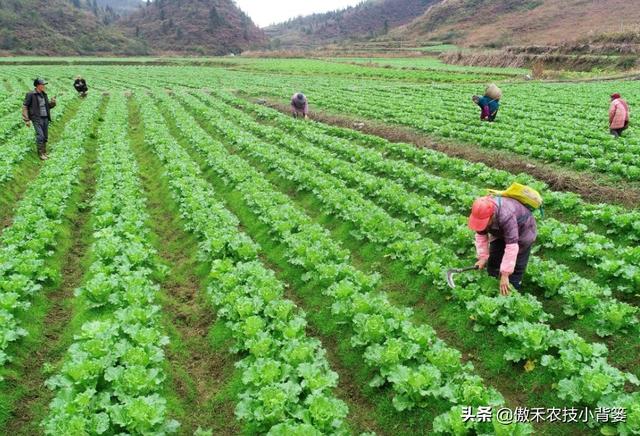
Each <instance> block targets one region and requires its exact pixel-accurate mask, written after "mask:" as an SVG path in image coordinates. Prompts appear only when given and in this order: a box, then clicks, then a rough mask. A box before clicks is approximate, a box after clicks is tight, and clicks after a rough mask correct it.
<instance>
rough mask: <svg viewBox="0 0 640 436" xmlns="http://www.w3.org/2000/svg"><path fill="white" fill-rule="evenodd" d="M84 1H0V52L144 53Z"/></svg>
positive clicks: (136, 43) (58, 53)
mask: <svg viewBox="0 0 640 436" xmlns="http://www.w3.org/2000/svg"><path fill="white" fill-rule="evenodd" d="M103 12H104V11H101V10H98V11H97V14H96V11H94V10H92V8H91V4H90V3H88V2H87V1H85V0H71V1H70V0H2V1H0V51H4V52H11V53H15V54H30V55H51V54H57V55H77V54H97V53H115V54H144V53H146V52H147V49H146V46H145V45H144V43H141V42H139V41H135V40H133V39H131V38H127V37H125V36H124V35H123V34H122V32H121V31H120V30H118V29H115V28H112V27H110V26H107V25H106V24H105V23H104V22H103V20H104V18H105V17H104V16H103V15H102V13H103Z"/></svg>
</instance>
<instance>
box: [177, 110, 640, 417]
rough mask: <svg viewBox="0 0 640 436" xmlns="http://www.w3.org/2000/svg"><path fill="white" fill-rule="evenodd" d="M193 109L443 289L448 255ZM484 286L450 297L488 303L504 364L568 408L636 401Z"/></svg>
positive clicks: (600, 357) (527, 312)
mask: <svg viewBox="0 0 640 436" xmlns="http://www.w3.org/2000/svg"><path fill="white" fill-rule="evenodd" d="M192 101H193V100H188V101H187V102H186V103H187V104H189V102H192ZM208 103H209V102H208ZM192 108H193V110H194V111H197V112H198V113H201V114H203V116H206V119H207V122H209V123H210V125H211V126H212V127H213V128H215V129H216V130H217V132H218V134H220V135H221V136H222V137H224V138H225V139H226V140H227V141H229V143H230V144H233V145H234V146H236V147H238V148H240V149H241V150H243V151H245V152H246V153H248V154H250V155H252V156H253V157H254V158H256V159H259V160H260V161H261V162H263V163H264V164H265V165H267V166H269V167H270V168H271V169H272V170H274V171H276V172H277V173H279V174H280V175H281V176H282V177H284V178H286V179H288V180H290V181H292V182H293V183H295V184H296V185H298V186H299V187H300V188H301V189H306V190H308V191H309V192H312V193H313V195H314V196H316V197H317V198H318V199H319V201H320V202H321V203H323V204H324V207H325V208H326V210H327V211H328V212H330V213H332V214H334V215H336V216H339V217H341V218H343V219H345V220H347V221H349V222H352V223H354V225H355V226H356V227H357V228H358V230H359V233H360V235H361V237H365V238H367V239H369V240H371V241H372V242H377V243H380V244H382V245H384V246H386V247H387V250H388V255H390V256H392V257H396V258H398V259H400V260H401V261H402V262H403V263H404V264H405V265H406V267H407V268H408V269H410V270H412V271H415V272H417V273H420V274H423V275H425V276H427V277H428V278H430V279H431V280H432V282H433V286H434V289H438V288H441V287H443V284H442V277H443V275H444V272H445V270H446V268H447V266H449V265H454V264H456V263H457V259H456V257H455V256H454V255H453V253H451V252H450V251H449V250H447V249H444V248H443V247H441V246H439V245H438V244H435V243H434V242H433V241H431V240H428V239H426V238H423V237H421V236H420V235H419V234H417V233H416V232H414V231H412V230H411V229H410V228H409V227H408V226H406V225H405V224H404V223H403V222H401V221H399V220H396V219H393V218H392V217H390V216H389V215H388V214H386V213H385V212H384V211H383V210H381V209H380V208H379V207H377V206H375V205H374V204H373V203H371V202H369V201H367V200H365V199H363V198H362V197H361V196H360V195H359V194H358V193H357V192H355V191H354V190H351V189H349V188H347V187H346V186H344V184H343V183H341V182H340V181H338V180H337V179H335V178H334V177H332V176H330V175H328V174H325V173H322V172H321V171H319V170H318V169H317V166H316V165H314V164H311V163H309V162H306V161H304V160H302V159H296V158H293V157H291V156H290V155H289V154H287V153H286V152H284V151H282V150H281V149H280V148H279V147H277V146H275V145H271V144H269V143H268V142H266V141H262V140H259V139H258V138H256V137H255V136H253V135H251V134H249V133H247V132H246V131H244V129H242V128H239V127H237V126H236V125H234V123H232V122H229V121H228V120H227V119H225V117H224V116H223V115H222V114H221V113H220V112H218V111H216V110H215V109H209V108H208V107H207V106H206V105H203V104H199V103H194V104H193V107H192ZM217 159H218V161H215V160H214V159H210V160H209V163H210V165H214V163H215V162H220V160H219V159H221V158H220V157H217ZM218 165H220V164H219V163H218ZM228 166H229V165H225V167H228ZM237 188H238V189H240V188H239V187H237ZM470 280H471V279H469V281H470ZM483 285H484V286H483ZM486 285H487V283H486V282H485V281H484V279H480V280H478V283H465V285H464V286H463V287H462V288H461V290H460V291H459V292H457V293H456V294H455V295H456V297H457V298H459V299H461V300H462V301H463V302H466V306H467V307H468V308H469V309H470V312H472V313H473V311H474V310H475V313H476V314H480V315H482V314H483V312H482V310H483V308H484V307H486V304H485V302H494V307H493V308H492V309H493V310H492V312H489V313H487V314H486V315H487V318H488V319H487V320H488V321H489V322H490V323H493V324H497V325H498V326H499V331H500V332H501V333H502V334H503V335H504V336H505V337H506V338H508V339H510V341H511V343H512V346H513V349H512V350H509V351H508V352H507V353H506V354H505V359H507V360H513V361H520V360H531V361H535V360H537V359H540V361H541V362H542V363H543V365H544V366H547V367H548V368H549V369H550V370H551V371H552V372H553V374H554V375H555V377H556V379H557V380H558V382H557V384H556V388H557V390H558V394H559V396H560V397H561V398H565V399H570V400H572V401H574V402H575V403H584V404H589V405H595V404H598V403H600V402H601V403H603V404H605V405H607V404H612V403H615V402H621V401H624V402H631V403H634V402H637V401H638V400H640V397H638V395H637V393H636V394H626V393H625V386H626V384H627V383H629V384H630V385H631V384H638V380H637V379H636V377H635V376H633V375H632V374H630V373H623V372H621V371H620V370H618V369H616V368H614V367H612V366H611V365H609V364H608V363H607V360H606V357H604V356H605V355H606V353H607V349H606V347H605V346H604V345H601V344H588V343H587V342H585V341H584V339H582V338H581V337H579V336H578V335H577V334H576V333H575V332H573V331H565V330H559V329H551V328H550V327H549V325H548V324H546V323H545V321H546V319H547V318H548V315H547V314H545V313H544V312H543V311H542V307H541V305H540V303H539V302H538V301H537V300H536V299H535V298H534V297H532V296H530V295H528V296H527V297H528V298H527V297H524V296H522V295H520V294H517V293H512V296H511V297H509V298H504V297H489V296H487V295H484V294H486V293H487V292H488V288H487V287H486ZM494 286H495V285H493V286H492V287H491V288H493V287H494ZM495 306H497V310H496V309H495ZM488 315H491V316H490V317H489V316H488Z"/></svg>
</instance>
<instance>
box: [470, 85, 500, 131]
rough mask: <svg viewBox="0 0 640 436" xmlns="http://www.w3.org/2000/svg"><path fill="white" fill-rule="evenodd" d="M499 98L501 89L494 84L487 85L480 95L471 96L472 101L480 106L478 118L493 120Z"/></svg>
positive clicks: (498, 105) (498, 107)
mask: <svg viewBox="0 0 640 436" xmlns="http://www.w3.org/2000/svg"><path fill="white" fill-rule="evenodd" d="M501 98H502V90H501V89H500V88H498V87H497V86H496V85H494V84H491V85H489V86H487V88H486V89H485V91H484V95H483V96H482V97H478V96H477V95H474V96H473V97H471V99H472V100H473V102H474V103H475V104H477V105H478V106H480V119H481V120H482V121H489V122H493V121H495V119H496V115H497V114H498V109H500V99H501Z"/></svg>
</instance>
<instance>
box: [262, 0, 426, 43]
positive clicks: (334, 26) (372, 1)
mask: <svg viewBox="0 0 640 436" xmlns="http://www.w3.org/2000/svg"><path fill="white" fill-rule="evenodd" d="M437 1H438V0H369V1H366V2H362V3H360V4H359V5H357V6H353V7H349V8H346V9H343V10H339V11H333V12H327V13H322V14H313V15H309V16H306V17H298V18H294V19H291V20H289V21H286V22H284V23H280V24H277V25H274V26H270V27H267V28H266V29H265V31H266V33H267V35H268V36H269V37H270V38H271V46H272V47H273V48H282V49H293V48H295V49H299V48H310V47H317V46H321V45H324V44H328V43H333V42H340V41H344V40H350V39H367V38H372V37H376V36H380V35H384V34H386V33H387V32H388V31H390V30H391V29H393V28H394V27H397V26H400V25H403V24H407V23H409V22H411V21H412V20H413V19H415V18H416V17H419V16H421V15H422V14H423V13H424V12H425V11H426V10H427V8H429V6H431V5H432V4H434V3H435V2H437Z"/></svg>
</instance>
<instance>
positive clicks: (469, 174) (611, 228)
mask: <svg viewBox="0 0 640 436" xmlns="http://www.w3.org/2000/svg"><path fill="white" fill-rule="evenodd" d="M214 73H215V71H214ZM155 74H157V80H159V81H162V82H165V83H167V84H169V83H174V82H175V79H173V78H171V77H168V76H166V75H165V74H164V72H163V71H162V70H161V69H158V70H157V71H155ZM189 74H190V71H185V76H186V78H185V80H181V82H180V84H178V83H176V85H181V84H187V85H188V81H189V80H188V78H189ZM217 76H218V74H214V78H213V79H212V80H215V79H216V78H217V79H218V80H222V77H217ZM224 79H229V80H233V83H231V85H239V84H242V88H244V89H247V90H254V92H257V91H255V90H256V89H258V88H260V89H262V90H263V91H264V90H265V89H272V88H274V89H276V90H277V91H278V92H280V90H285V89H288V87H289V84H288V83H287V81H286V80H281V81H279V82H277V83H273V82H272V81H271V78H264V77H263V76H260V75H257V74H256V75H244V74H234V75H233V77H229V76H228V75H224ZM123 80H124V79H123ZM313 80H314V81H316V80H317V81H318V82H319V83H318V86H319V87H320V88H330V89H331V90H332V91H333V92H334V93H335V92H338V91H341V90H343V89H350V90H351V91H355V90H356V89H357V88H358V87H354V86H352V84H350V85H349V86H347V85H346V84H345V85H344V87H343V86H342V85H340V84H335V83H330V82H325V81H322V80H321V79H315V78H314V79H313ZM437 88H438V91H439V92H440V91H441V92H447V93H448V92H449V91H452V89H450V87H448V85H437ZM561 88H562V89H561V90H563V91H564V88H563V87H561ZM358 89H359V88H358ZM407 89H408V88H407V87H406V86H405V87H396V86H384V87H375V88H374V89H372V90H371V91H376V92H380V93H384V94H383V96H386V97H389V96H392V95H396V96H397V95H398V94H405V93H406V92H407ZM411 89H412V91H413V88H411ZM542 90H543V91H544V92H543V95H544V102H545V103H548V104H551V105H553V104H555V105H559V106H558V108H557V110H558V111H561V110H562V107H564V106H565V104H564V103H562V102H558V101H556V100H557V98H556V94H555V91H556V88H553V89H551V90H549V89H547V88H546V87H543V88H542ZM367 91H370V90H369V89H368V88H367ZM416 91H419V92H420V93H425V92H427V91H426V90H423V89H421V88H419V89H416ZM552 91H553V92H552ZM579 91H580V92H582V87H581V88H580V90H579ZM625 91H626V89H625ZM282 92H284V91H282ZM550 92H552V93H551V94H550V95H548V94H549V93H550ZM217 95H218V96H219V97H221V98H222V99H224V100H226V101H229V99H231V100H233V101H232V103H233V104H234V105H238V104H243V103H244V104H246V102H244V101H243V100H240V99H236V98H234V97H232V96H230V95H229V94H226V93H224V92H219V91H218V92H217ZM381 98H382V97H381ZM453 98H457V97H455V96H454V97H453ZM541 98H542V97H541ZM572 107H573V108H574V109H575V111H576V115H579V116H580V117H585V116H588V114H590V117H591V118H593V119H598V114H597V113H596V114H593V113H592V112H593V111H590V110H587V109H588V108H591V107H592V105H588V107H585V108H583V107H582V106H581V103H580V102H575V101H574V102H572ZM582 109H585V110H584V111H582ZM550 113H554V111H550ZM575 121H576V120H574V124H575ZM592 121H593V120H592ZM558 127H559V126H556V127H555V128H554V130H557V129H558ZM316 128H317V129H318V130H319V131H320V130H321V131H322V132H324V133H327V134H329V135H331V136H337V137H342V138H345V139H349V140H352V141H353V140H355V141H357V142H359V143H362V144H363V145H366V146H371V147H373V148H377V149H379V150H382V151H384V153H385V155H388V156H393V157H396V158H401V159H406V160H409V161H411V162H414V163H416V164H417V165H420V166H424V167H426V169H428V170H433V171H435V172H439V173H444V174H446V176H447V178H458V179H461V180H465V181H473V183H474V184H475V185H476V186H478V187H479V188H480V189H481V188H484V187H487V186H489V187H499V186H505V185H507V184H509V183H511V182H512V181H513V180H518V181H521V182H523V183H526V184H528V185H531V186H533V187H535V188H536V189H538V190H539V191H541V192H544V194H545V195H544V196H545V202H546V207H547V208H549V209H550V210H558V211H560V212H562V213H564V214H565V215H568V216H569V217H570V218H574V217H575V219H579V220H580V222H581V223H592V222H593V223H598V224H601V225H602V226H604V228H605V231H606V233H607V234H610V235H611V236H612V237H614V238H616V239H619V240H621V241H629V242H637V241H639V240H640V212H639V211H637V210H628V209H624V208H622V207H620V206H615V205H612V204H591V203H587V202H585V201H583V200H582V199H581V198H580V197H579V196H578V195H577V194H574V193H570V192H557V191H551V190H550V189H549V188H548V186H547V185H546V184H544V183H543V182H540V181H538V180H535V179H534V178H533V177H531V176H529V175H527V174H524V173H523V174H518V175H517V176H515V175H514V174H511V173H509V172H507V171H502V170H496V169H493V168H490V167H488V166H486V165H484V164H482V163H472V162H469V161H466V160H463V159H457V158H452V157H450V156H447V155H446V154H444V153H441V152H437V151H434V150H431V149H428V148H424V147H416V146H415V145H413V144H404V143H393V142H389V141H387V140H385V139H383V138H380V137H377V136H372V135H366V134H363V133H361V132H358V131H356V130H352V129H344V128H339V127H334V126H330V125H324V124H317V125H316ZM571 129H572V131H574V132H575V131H576V129H575V128H573V127H571ZM578 130H580V131H581V132H585V130H588V129H578ZM597 133H598V132H597V131H589V132H587V133H584V134H585V135H596V136H597V137H598V138H608V136H607V135H608V134H604V135H598V134H597ZM613 144H616V143H615V142H614V143H613ZM609 146H611V144H609ZM620 146H621V147H623V148H624V147H625V145H624V144H621V145H620ZM596 230H597V231H601V230H602V229H600V228H597V229H596Z"/></svg>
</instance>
